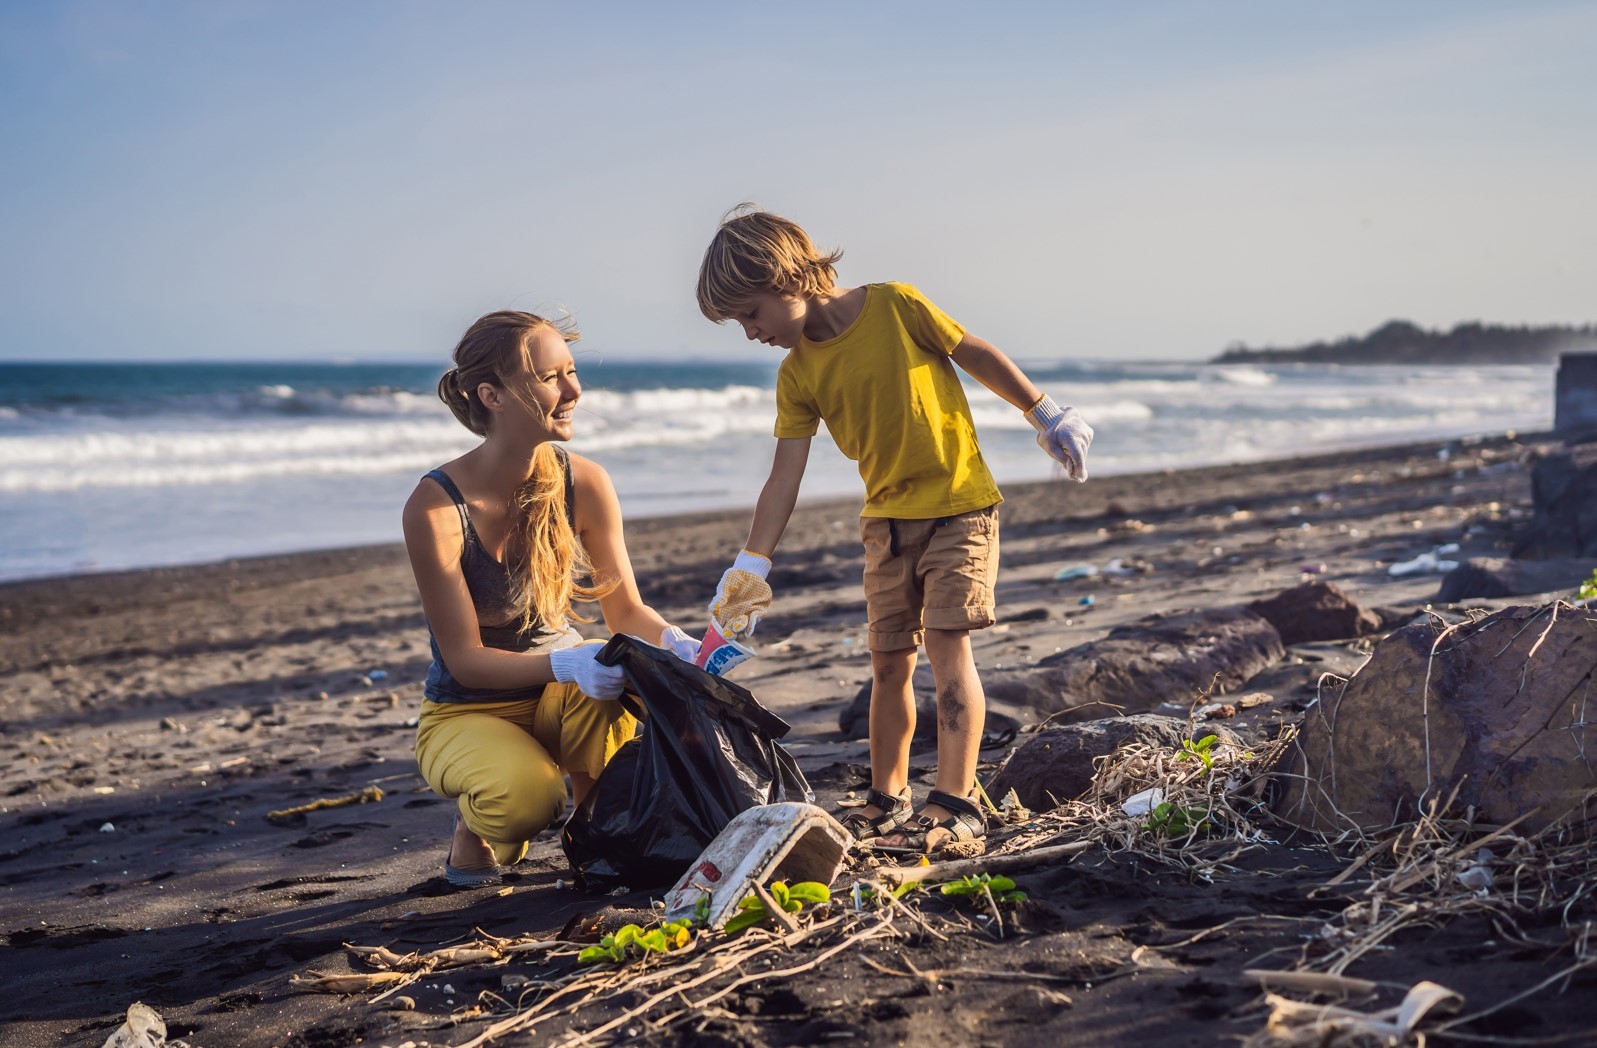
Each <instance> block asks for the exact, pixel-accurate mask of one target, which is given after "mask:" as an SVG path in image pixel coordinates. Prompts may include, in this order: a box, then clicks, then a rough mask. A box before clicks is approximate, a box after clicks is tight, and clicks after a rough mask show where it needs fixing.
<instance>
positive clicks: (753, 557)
mask: <svg viewBox="0 0 1597 1048" xmlns="http://www.w3.org/2000/svg"><path fill="white" fill-rule="evenodd" d="M770 573H771V558H770V557H763V556H761V555H760V554H758V553H751V552H749V551H748V550H743V551H742V552H741V553H739V554H738V555H737V559H736V560H734V561H733V562H732V566H731V567H730V568H728V569H727V570H726V573H725V574H724V575H722V576H721V584H720V585H719V586H717V587H716V588H715V599H714V600H712V601H710V618H712V619H714V620H715V625H716V627H717V628H718V629H720V631H721V636H723V637H725V638H727V639H728V640H731V639H733V638H737V637H747V636H748V635H749V634H751V633H753V632H754V628H755V627H756V626H758V625H759V624H760V620H761V619H762V618H764V617H765V613H766V612H767V611H770V610H771V587H770V585H769V584H768V583H767V582H766V581H765V577H766V576H767V575H769V574H770Z"/></svg>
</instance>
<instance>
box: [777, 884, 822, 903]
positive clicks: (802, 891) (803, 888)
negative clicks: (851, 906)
mask: <svg viewBox="0 0 1597 1048" xmlns="http://www.w3.org/2000/svg"><path fill="white" fill-rule="evenodd" d="M787 894H788V898H790V899H802V900H804V901H805V902H807V903H815V904H819V903H823V902H831V901H832V889H830V888H828V887H827V886H826V885H824V884H822V883H821V882H820V881H800V882H798V883H797V884H795V885H793V886H792V887H791V888H789V889H788V890H787Z"/></svg>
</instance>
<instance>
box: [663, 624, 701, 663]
mask: <svg viewBox="0 0 1597 1048" xmlns="http://www.w3.org/2000/svg"><path fill="white" fill-rule="evenodd" d="M701 643H703V642H702V641H697V640H694V639H693V638H692V637H690V636H688V635H687V634H686V633H685V632H683V630H682V628H681V627H680V626H667V627H666V628H665V632H664V633H662V634H660V647H662V648H664V649H665V650H666V651H669V652H670V653H671V654H673V655H675V656H676V657H677V658H679V659H681V660H682V661H683V662H692V661H693V660H694V659H695V658H697V657H698V654H699V645H700V644H701Z"/></svg>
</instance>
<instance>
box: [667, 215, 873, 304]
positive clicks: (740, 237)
mask: <svg viewBox="0 0 1597 1048" xmlns="http://www.w3.org/2000/svg"><path fill="white" fill-rule="evenodd" d="M842 257H843V252H842V250H841V249H838V250H834V251H830V252H827V253H826V254H822V253H821V252H820V251H817V250H816V248H815V244H814V243H813V242H811V240H810V236H809V234H808V233H806V232H804V229H803V227H801V226H800V225H799V224H798V223H796V222H791V221H789V220H788V219H785V218H783V217H782V216H780V215H773V214H771V213H770V212H769V211H761V210H760V209H759V208H758V207H756V206H755V205H753V204H739V205H738V206H737V207H735V208H733V209H732V210H731V211H728V212H727V213H726V215H725V217H723V218H722V219H721V228H720V229H717V230H716V231H715V237H714V238H713V239H712V240H711V241H710V246H709V248H707V249H706V250H705V252H704V262H703V263H702V264H700V266H699V312H701V313H703V314H704V315H705V316H706V317H708V318H709V319H710V320H713V321H715V322H716V323H717V324H719V323H721V322H722V321H725V320H727V319H729V318H730V317H731V316H732V314H733V312H734V311H735V310H736V309H737V308H738V307H739V306H741V305H742V304H743V303H745V302H747V301H748V300H749V299H751V298H753V297H754V296H755V295H758V294H762V293H773V294H778V295H794V296H797V297H800V298H808V297H810V296H812V295H824V294H826V293H827V292H829V291H831V290H832V289H833V288H834V287H836V286H837V267H836V265H835V263H836V262H837V260H838V259H840V258H842Z"/></svg>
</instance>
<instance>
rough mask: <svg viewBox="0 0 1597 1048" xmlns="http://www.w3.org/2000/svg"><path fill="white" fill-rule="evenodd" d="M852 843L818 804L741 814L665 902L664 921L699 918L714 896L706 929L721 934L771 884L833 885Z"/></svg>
mask: <svg viewBox="0 0 1597 1048" xmlns="http://www.w3.org/2000/svg"><path fill="white" fill-rule="evenodd" d="M850 841H851V838H850V836H849V833H848V831H847V830H845V829H843V827H842V824H840V823H839V822H838V821H837V820H836V819H834V818H832V817H831V816H830V815H828V814H827V813H826V812H825V811H823V810H822V809H820V808H817V807H816V806H815V805H813V804H801V803H797V802H785V803H782V804H767V805H763V806H761V807H758V808H750V809H749V810H748V811H745V812H742V813H741V814H739V815H738V816H737V817H736V818H734V819H733V820H732V821H731V822H729V823H727V825H726V829H724V830H722V831H721V832H720V833H719V834H717V835H716V838H715V840H713V841H711V842H710V846H709V847H707V848H705V849H704V852H703V854H701V855H700V856H699V857H698V859H697V860H695V861H694V863H693V865H692V866H691V867H689V868H688V872H686V873H684V874H683V875H682V877H681V879H679V880H678V881H677V882H676V885H675V886H674V887H672V889H671V891H670V893H669V894H667V895H666V897H665V919H666V920H668V921H674V920H680V919H681V918H683V917H692V916H694V913H695V911H696V910H697V908H698V906H699V900H700V899H702V898H703V897H704V896H705V895H709V897H710V899H709V906H708V911H709V912H708V914H707V915H706V917H705V919H704V924H703V925H701V926H708V927H709V928H711V929H719V928H721V927H722V926H724V925H725V924H726V922H727V921H728V920H729V919H730V918H731V917H733V916H734V915H736V913H737V912H738V904H739V903H741V902H742V901H743V900H744V899H746V898H748V896H749V895H751V894H753V892H754V886H755V885H756V884H759V885H764V884H765V883H767V882H769V881H772V880H785V881H788V882H793V881H819V882H820V883H822V884H828V885H829V884H831V883H832V881H833V880H834V879H835V878H836V877H837V871H838V870H839V869H840V868H841V867H842V865H843V857H844V856H845V855H847V854H848V848H849V844H850Z"/></svg>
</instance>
